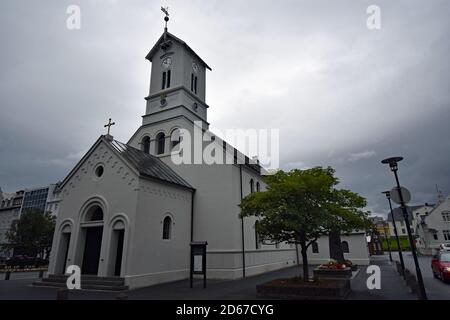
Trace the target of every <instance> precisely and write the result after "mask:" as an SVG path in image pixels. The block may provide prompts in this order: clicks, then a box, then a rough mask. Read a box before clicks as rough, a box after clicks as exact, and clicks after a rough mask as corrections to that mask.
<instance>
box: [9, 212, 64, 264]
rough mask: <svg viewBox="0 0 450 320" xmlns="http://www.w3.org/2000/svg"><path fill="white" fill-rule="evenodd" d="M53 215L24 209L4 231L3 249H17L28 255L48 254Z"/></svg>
mask: <svg viewBox="0 0 450 320" xmlns="http://www.w3.org/2000/svg"><path fill="white" fill-rule="evenodd" d="M55 221H56V219H55V217H54V216H52V215H51V214H50V213H49V212H45V213H44V212H42V211H40V210H37V209H30V210H27V211H25V212H24V213H23V214H22V215H21V216H20V219H19V220H15V221H14V222H13V223H12V225H11V229H10V230H9V231H8V232H7V233H6V240H7V243H4V244H2V245H1V246H2V248H3V250H11V249H12V250H14V249H19V250H22V251H24V252H27V253H28V255H30V256H38V255H39V256H42V257H43V256H48V254H49V253H50V250H51V246H52V241H53V233H54V231H55Z"/></svg>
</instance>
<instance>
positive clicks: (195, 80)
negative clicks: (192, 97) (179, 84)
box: [194, 76, 197, 94]
mask: <svg viewBox="0 0 450 320" xmlns="http://www.w3.org/2000/svg"><path fill="white" fill-rule="evenodd" d="M194 92H195V94H197V76H195V77H194Z"/></svg>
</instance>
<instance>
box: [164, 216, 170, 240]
mask: <svg viewBox="0 0 450 320" xmlns="http://www.w3.org/2000/svg"><path fill="white" fill-rule="evenodd" d="M171 233H172V219H171V218H170V217H165V218H164V221H163V239H164V240H169V239H170V238H171Z"/></svg>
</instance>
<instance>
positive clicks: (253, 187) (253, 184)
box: [250, 179, 255, 193]
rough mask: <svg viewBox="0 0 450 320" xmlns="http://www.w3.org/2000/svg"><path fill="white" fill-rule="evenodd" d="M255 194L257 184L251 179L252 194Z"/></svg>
mask: <svg viewBox="0 0 450 320" xmlns="http://www.w3.org/2000/svg"><path fill="white" fill-rule="evenodd" d="M253 192H255V183H254V181H253V179H250V193H253Z"/></svg>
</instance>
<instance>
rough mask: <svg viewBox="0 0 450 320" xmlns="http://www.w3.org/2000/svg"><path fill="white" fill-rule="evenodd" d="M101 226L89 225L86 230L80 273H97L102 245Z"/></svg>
mask: <svg viewBox="0 0 450 320" xmlns="http://www.w3.org/2000/svg"><path fill="white" fill-rule="evenodd" d="M102 234H103V227H90V228H87V230H86V244H85V246H84V255H83V266H82V268H81V273H82V274H93V275H97V273H98V264H99V261H100V249H101V246H102Z"/></svg>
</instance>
